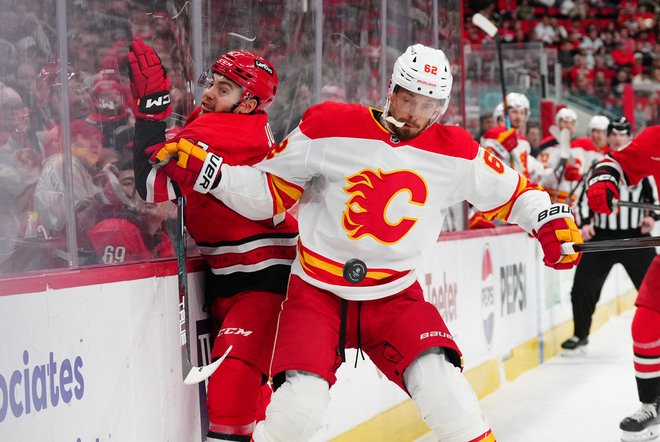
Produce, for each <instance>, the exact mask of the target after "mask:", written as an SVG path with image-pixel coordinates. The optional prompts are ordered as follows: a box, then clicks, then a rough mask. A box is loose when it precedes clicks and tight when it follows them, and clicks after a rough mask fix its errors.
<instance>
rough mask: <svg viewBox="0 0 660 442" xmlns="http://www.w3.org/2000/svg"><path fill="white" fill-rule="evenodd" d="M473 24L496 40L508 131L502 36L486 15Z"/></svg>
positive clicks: (474, 18)
mask: <svg viewBox="0 0 660 442" xmlns="http://www.w3.org/2000/svg"><path fill="white" fill-rule="evenodd" d="M472 24H473V25H475V26H476V27H478V28H479V29H481V30H482V31H484V32H485V33H486V34H488V36H490V37H493V38H494V39H495V50H496V51H497V60H498V62H499V64H500V87H501V88H502V112H503V114H504V122H505V125H506V130H509V129H511V119H510V118H509V104H508V103H507V101H506V84H505V83H504V62H503V61H502V46H501V42H500V34H498V29H497V26H495V25H494V24H493V22H491V21H490V20H489V19H488V18H487V17H486V16H485V15H483V14H482V13H480V12H477V13H476V14H474V15H473V16H472ZM513 163H514V161H513V154H512V153H511V152H509V164H510V165H511V167H513Z"/></svg>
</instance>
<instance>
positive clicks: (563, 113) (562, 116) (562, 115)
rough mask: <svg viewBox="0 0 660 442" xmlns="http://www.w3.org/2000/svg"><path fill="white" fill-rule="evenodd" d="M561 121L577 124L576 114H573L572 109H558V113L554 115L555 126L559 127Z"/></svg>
mask: <svg viewBox="0 0 660 442" xmlns="http://www.w3.org/2000/svg"><path fill="white" fill-rule="evenodd" d="M561 120H567V121H576V122H577V113H575V111H574V110H573V109H569V108H567V107H564V108H562V109H559V112H557V114H556V115H555V124H556V125H557V126H559V122H560V121H561Z"/></svg>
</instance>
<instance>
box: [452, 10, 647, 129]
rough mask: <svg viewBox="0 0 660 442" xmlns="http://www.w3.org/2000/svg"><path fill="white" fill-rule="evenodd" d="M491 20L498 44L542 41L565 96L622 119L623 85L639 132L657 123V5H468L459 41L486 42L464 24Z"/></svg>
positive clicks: (484, 37)
mask: <svg viewBox="0 0 660 442" xmlns="http://www.w3.org/2000/svg"><path fill="white" fill-rule="evenodd" d="M482 10H483V11H484V12H485V13H488V14H490V15H491V16H492V17H494V18H495V19H496V21H497V22H498V25H499V33H500V35H501V38H502V42H503V43H512V44H518V45H522V44H523V43H528V42H542V43H543V45H544V47H546V48H553V49H556V50H557V61H558V62H559V63H560V64H561V66H562V80H563V81H562V85H563V87H564V92H565V93H567V94H570V95H571V96H572V97H573V98H577V99H581V100H583V101H585V102H587V103H590V104H591V105H592V106H593V108H594V109H601V110H603V111H607V112H608V113H609V114H611V115H619V116H620V115H623V105H622V100H623V90H624V85H625V84H632V85H633V86H634V89H635V106H636V108H635V113H636V115H635V121H636V122H638V124H637V126H639V127H643V126H649V125H653V124H658V123H660V40H658V36H659V35H660V4H658V3H656V2H654V1H646V0H623V1H620V2H617V1H607V2H606V1H602V0H594V1H587V0H537V1H531V0H499V1H498V2H487V4H485V3H484V2H479V1H472V2H469V4H467V5H466V9H465V18H466V21H465V27H464V35H463V38H464V40H465V42H466V43H467V44H470V45H477V46H478V45H481V44H482V43H483V42H484V40H485V39H488V36H487V35H486V34H485V33H484V32H483V31H481V30H480V29H478V28H477V27H476V26H474V25H473V24H472V23H471V21H470V20H469V18H470V17H471V16H472V14H473V13H475V12H479V11H482Z"/></svg>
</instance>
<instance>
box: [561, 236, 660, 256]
mask: <svg viewBox="0 0 660 442" xmlns="http://www.w3.org/2000/svg"><path fill="white" fill-rule="evenodd" d="M651 247H660V236H651V237H649V236H646V237H644V236H642V237H639V238H623V239H610V240H606V241H592V242H586V243H583V244H575V243H573V242H566V243H563V244H562V245H561V253H562V254H563V255H571V254H573V253H578V252H582V253H590V252H610V251H615V250H630V249H648V248H651Z"/></svg>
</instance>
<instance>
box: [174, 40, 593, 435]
mask: <svg viewBox="0 0 660 442" xmlns="http://www.w3.org/2000/svg"><path fill="white" fill-rule="evenodd" d="M451 86H452V75H451V70H450V66H449V62H448V61H447V58H446V57H445V55H444V53H443V52H442V51H440V50H437V49H432V48H429V47H426V46H422V45H419V44H418V45H414V46H410V47H409V48H408V49H407V50H406V51H405V53H404V54H403V55H401V56H400V57H399V58H398V59H397V61H396V62H395V65H394V72H393V74H392V80H391V84H390V87H389V92H388V100H387V102H386V104H385V108H384V110H382V111H381V110H378V109H374V108H368V107H365V106H362V105H357V104H344V103H332V102H325V103H322V104H319V105H316V106H312V107H311V108H310V109H308V110H307V112H305V114H304V116H303V118H302V121H301V123H300V124H299V126H298V127H297V128H295V129H294V130H293V131H292V132H291V134H290V135H289V136H288V137H287V139H285V140H284V141H283V142H282V143H280V145H279V146H277V147H276V148H274V149H273V150H272V151H271V153H270V154H269V155H268V157H267V158H266V159H265V160H264V161H262V162H261V163H258V164H257V165H255V166H254V167H240V166H239V167H231V166H227V165H222V166H221V167H217V165H219V164H220V162H221V161H222V159H221V158H219V157H217V156H214V157H212V155H213V154H210V153H207V152H206V151H205V150H203V149H202V148H199V149H197V150H193V151H190V152H189V154H191V155H194V156H196V157H197V159H200V160H202V161H201V162H200V163H203V165H202V166H201V167H193V168H191V169H187V170H188V173H190V174H191V175H192V176H193V177H195V179H196V185H195V188H196V189H197V191H199V192H208V193H211V194H212V195H214V196H215V197H216V198H218V199H220V200H221V201H222V202H224V203H225V204H227V205H228V206H229V207H232V208H233V209H235V210H237V211H238V212H240V213H242V214H243V215H245V216H247V217H250V218H270V217H272V216H273V214H274V213H281V212H283V211H285V210H286V209H287V208H288V207H291V206H292V205H293V204H294V203H295V202H296V201H299V202H300V205H299V213H298V219H299V227H300V236H299V243H298V256H297V258H296V261H295V263H294V265H293V267H292V276H291V278H290V280H289V288H288V293H287V298H286V300H285V301H284V303H283V305H282V311H281V313H280V320H279V326H278V336H277V341H276V344H275V347H276V348H275V351H274V355H273V360H272V363H271V375H272V376H273V382H274V384H275V386H276V387H277V390H276V391H275V393H274V394H273V399H272V402H271V404H270V405H269V407H268V409H267V412H266V420H265V421H264V422H262V423H260V424H258V425H257V428H256V430H255V432H254V435H253V437H254V440H255V441H259V442H261V441H286V442H292V441H308V440H310V438H311V437H312V435H313V434H314V433H315V432H316V431H317V430H318V429H319V428H321V427H322V425H323V421H324V418H325V414H326V411H327V408H328V402H329V399H330V396H329V389H330V387H331V386H332V385H333V383H334V382H335V380H336V378H335V373H336V370H337V368H338V367H339V366H340V365H341V363H342V361H343V359H344V349H345V348H347V347H348V348H350V347H352V348H360V349H362V350H363V351H364V352H365V353H367V354H368V355H369V357H370V358H371V360H372V361H373V362H374V364H375V365H376V366H377V367H378V368H379V370H380V371H381V372H382V373H383V374H384V375H385V376H387V378H388V379H389V380H391V381H392V382H393V383H395V384H396V385H398V386H399V387H400V388H401V389H403V390H404V391H405V392H406V393H407V394H409V395H410V396H411V397H412V399H413V401H414V403H415V404H416V405H417V407H418V408H419V410H420V413H421V415H422V416H423V417H424V419H425V421H426V422H427V423H428V425H429V426H430V427H431V428H432V430H433V432H434V434H435V437H436V438H437V439H438V440H442V441H446V442H466V441H489V442H490V441H494V440H495V437H494V435H493V434H492V432H491V430H490V427H489V425H488V423H487V422H486V420H485V418H484V417H483V416H482V413H481V411H480V409H479V403H478V401H477V397H476V395H475V394H474V392H473V390H472V388H471V387H470V385H469V383H468V382H467V380H466V379H465V377H464V376H463V375H462V373H461V365H462V364H461V353H460V350H459V349H458V346H457V345H456V343H455V342H454V340H453V338H452V335H451V334H450V332H449V330H448V329H447V326H446V325H445V323H444V321H443V320H442V318H441V316H440V314H439V312H438V310H437V308H435V306H433V305H432V304H430V303H428V302H426V301H425V300H424V295H423V291H422V288H421V286H420V284H419V283H418V282H417V280H416V279H417V278H416V268H417V266H418V265H419V264H420V260H421V258H422V254H423V251H424V250H425V249H426V248H427V247H429V246H432V245H433V244H434V243H435V242H436V239H437V237H438V234H439V232H440V230H441V226H442V222H443V219H444V217H445V215H446V213H447V209H448V208H449V207H450V206H452V205H454V204H456V203H458V202H461V201H463V200H468V201H470V202H471V203H472V204H473V205H474V206H475V207H476V208H478V209H479V210H481V211H482V212H484V213H486V214H487V215H488V216H489V217H491V218H494V217H498V218H501V219H504V220H506V221H509V222H513V223H517V224H519V225H520V226H521V227H523V228H524V229H525V230H527V231H528V232H530V233H533V235H534V236H535V237H536V238H537V239H538V240H539V241H540V243H541V247H542V249H543V251H544V255H545V257H544V262H545V263H546V264H547V265H549V266H551V267H554V268H560V269H561V268H572V267H574V266H575V265H576V263H577V262H578V261H579V259H580V254H572V255H567V256H562V254H561V243H563V242H568V241H571V242H581V237H580V233H579V231H578V229H577V227H576V226H575V223H574V220H573V215H572V213H571V210H570V208H569V207H568V206H566V205H563V204H551V203H550V199H549V197H548V195H547V193H545V192H543V191H542V190H540V189H539V188H538V186H536V185H534V184H532V183H531V182H530V181H529V180H527V179H526V178H525V177H524V176H522V175H520V174H518V173H516V172H515V171H514V170H513V169H511V168H509V167H508V166H506V165H505V164H503V162H502V161H501V160H499V159H498V158H497V157H495V156H494V155H492V154H491V153H489V152H488V151H487V150H484V149H482V148H481V147H480V146H479V145H478V144H477V142H475V141H474V140H473V139H472V137H471V136H470V134H469V133H468V132H467V131H465V130H464V129H461V128H459V127H456V126H445V125H441V124H436V121H437V120H438V119H439V118H440V117H441V116H442V115H443V113H444V112H445V110H446V109H447V105H448V103H449V96H450V92H451ZM191 163H192V164H198V162H197V161H194V162H191ZM191 163H186V162H185V161H183V162H182V164H181V167H182V168H188V164H191ZM447 259H451V258H450V257H447Z"/></svg>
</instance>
